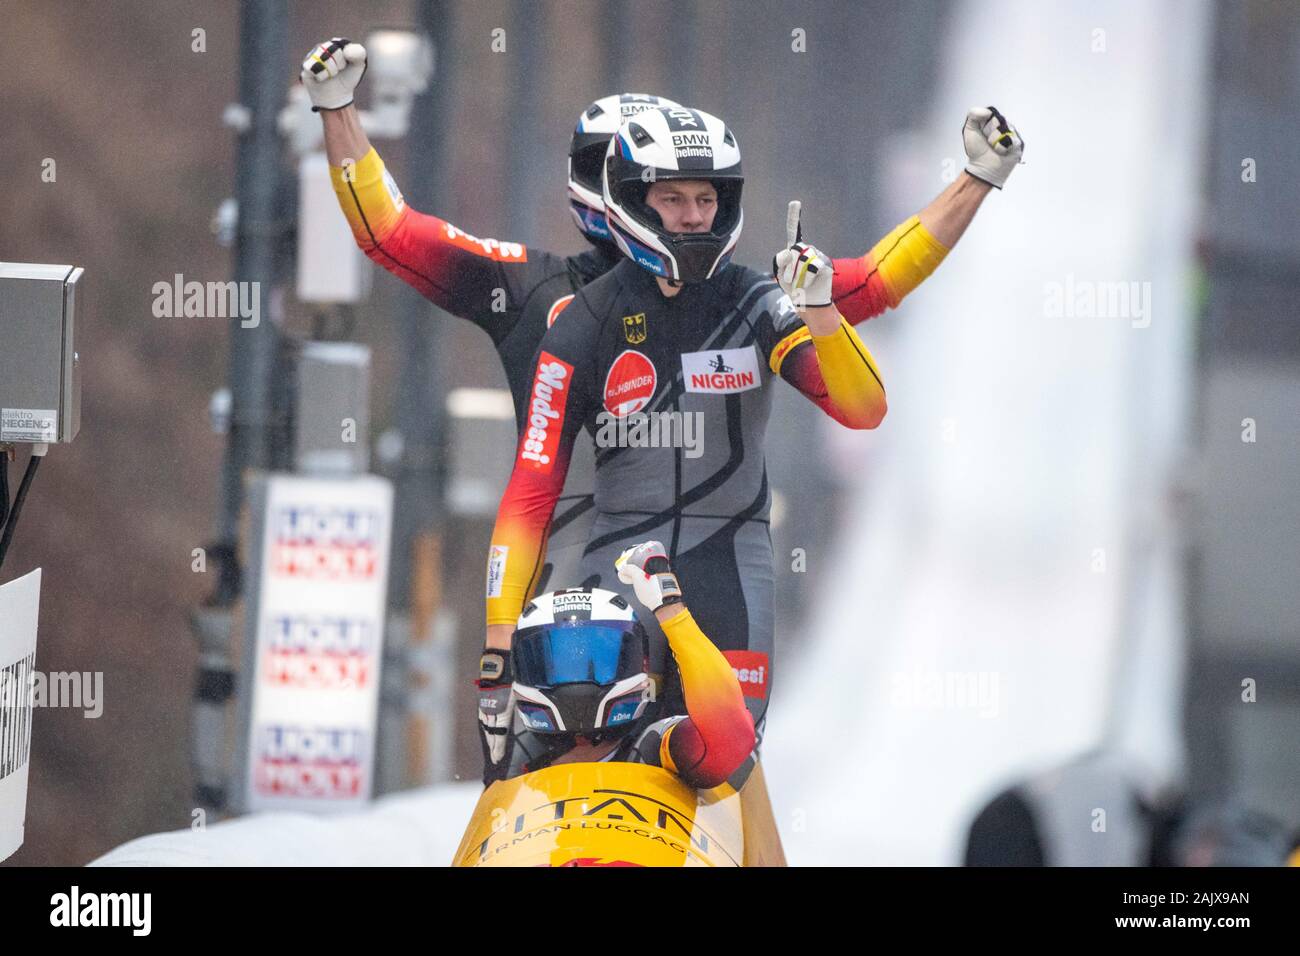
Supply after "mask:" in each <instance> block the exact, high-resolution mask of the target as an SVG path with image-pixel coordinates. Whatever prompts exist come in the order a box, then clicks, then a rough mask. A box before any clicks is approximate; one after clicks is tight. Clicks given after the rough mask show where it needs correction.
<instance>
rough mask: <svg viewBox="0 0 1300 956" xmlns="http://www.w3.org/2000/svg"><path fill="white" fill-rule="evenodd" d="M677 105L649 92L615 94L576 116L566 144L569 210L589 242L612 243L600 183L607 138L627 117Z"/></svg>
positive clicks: (608, 138) (607, 144)
mask: <svg viewBox="0 0 1300 956" xmlns="http://www.w3.org/2000/svg"><path fill="white" fill-rule="evenodd" d="M676 105H677V104H676V103H675V102H673V101H672V100H670V99H665V98H664V97H662V96H651V95H650V94H648V93H615V94H614V95H613V96H603V97H601V98H600V99H598V100H596V102H594V103H592V104H591V105H590V106H588V107H587V108H586V109H585V110H583V111H582V115H581V116H579V117H578V126H577V128H576V129H575V130H574V131H573V139H571V140H570V141H569V209H570V210H571V211H572V212H573V219H574V221H575V222H576V223H577V224H578V229H579V230H581V232H582V234H583V235H584V236H586V237H587V238H588V239H590V240H591V241H592V242H595V243H610V244H613V242H614V238H613V236H611V235H610V234H609V227H608V226H607V225H606V224H605V198H604V194H603V191H602V188H601V184H600V179H601V170H602V168H603V167H604V165H605V153H606V151H607V150H608V148H609V140H610V137H612V136H613V135H614V134H615V133H616V132H618V128H619V126H621V125H622V124H623V121H624V120H626V119H627V118H628V117H630V116H636V115H637V114H638V113H644V112H645V111H646V110H653V109H658V108H659V107H661V106H676Z"/></svg>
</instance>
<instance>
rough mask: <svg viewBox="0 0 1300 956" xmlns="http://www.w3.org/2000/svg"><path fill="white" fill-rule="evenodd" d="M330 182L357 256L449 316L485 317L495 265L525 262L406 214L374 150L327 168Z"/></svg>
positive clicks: (502, 246) (500, 247)
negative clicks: (361, 254) (363, 256)
mask: <svg viewBox="0 0 1300 956" xmlns="http://www.w3.org/2000/svg"><path fill="white" fill-rule="evenodd" d="M330 179H331V181H332V183H333V185H334V193H335V195H336V196H337V197H338V200H339V206H340V207H341V208H342V209H343V215H344V216H346V217H347V220H348V225H349V226H350V227H351V228H352V235H353V237H354V238H355V239H356V241H357V245H358V246H359V247H360V248H361V250H362V251H363V252H365V254H366V255H367V256H368V257H369V258H370V259H371V260H372V261H373V262H375V263H376V264H377V265H380V266H383V267H384V268H385V269H387V270H388V271H389V272H391V273H392V274H393V275H395V276H397V277H398V278H399V279H401V280H402V281H403V282H406V283H408V284H409V285H411V286H413V287H414V288H415V289H417V290H419V292H420V294H421V295H423V296H424V297H425V298H427V299H429V300H430V301H431V302H433V303H435V304H436V305H438V306H439V307H440V308H443V309H446V310H447V311H448V312H450V313H452V314H453V315H459V316H461V317H463V318H473V317H475V316H478V315H482V314H483V313H485V312H487V311H488V310H489V309H490V308H491V305H492V301H491V300H492V290H493V288H495V287H499V286H501V284H502V283H501V280H500V267H501V266H502V265H504V264H509V263H514V262H527V261H528V250H527V249H526V248H525V247H524V246H523V245H521V244H520V243H516V242H498V241H497V240H496V239H477V238H475V237H474V236H471V235H468V234H467V233H465V232H463V231H461V230H460V229H457V228H456V227H455V226H453V225H452V224H451V223H449V222H444V221H443V220H441V219H439V218H438V217H437V216H430V215H426V214H425V213H422V212H417V211H416V210H414V209H412V208H411V207H410V206H408V205H407V204H406V201H405V200H404V199H403V198H402V193H401V191H400V190H399V189H398V188H397V184H396V183H395V182H393V178H392V176H390V175H389V174H388V170H387V169H386V168H385V167H384V161H383V160H382V159H380V158H379V154H378V153H377V152H375V150H374V149H373V148H372V149H371V150H370V152H368V153H366V155H365V156H363V157H362V158H361V160H360V161H358V162H356V163H354V164H352V165H351V166H347V167H341V166H331V167H330Z"/></svg>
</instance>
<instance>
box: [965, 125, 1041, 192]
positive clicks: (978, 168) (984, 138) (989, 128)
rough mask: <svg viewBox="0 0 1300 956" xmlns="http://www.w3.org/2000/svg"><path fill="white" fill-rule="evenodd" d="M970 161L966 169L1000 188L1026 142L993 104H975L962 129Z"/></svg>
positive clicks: (1021, 153)
mask: <svg viewBox="0 0 1300 956" xmlns="http://www.w3.org/2000/svg"><path fill="white" fill-rule="evenodd" d="M961 138H962V141H963V142H964V143H965V145H966V158H967V159H969V160H970V163H969V164H968V165H967V166H966V172H968V173H970V174H971V175H972V176H974V177H975V178H976V179H980V180H983V181H984V182H986V183H988V184H989V185H990V186H996V187H997V188H998V189H1001V188H1002V186H1003V185H1004V184H1005V183H1006V181H1007V177H1008V176H1010V175H1011V170H1013V169H1015V168H1016V164H1017V163H1019V162H1020V157H1021V156H1022V155H1023V154H1024V151H1025V142H1024V140H1022V139H1021V138H1020V133H1019V132H1018V131H1017V130H1016V128H1015V127H1014V126H1012V125H1011V124H1010V123H1008V122H1007V118H1006V117H1005V116H1003V115H1002V114H1001V113H999V112H998V111H997V110H996V109H995V108H994V107H992V106H976V107H972V108H971V111H970V112H969V113H967V114H966V123H965V125H964V126H962V128H961Z"/></svg>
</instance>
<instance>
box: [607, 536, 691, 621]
mask: <svg viewBox="0 0 1300 956" xmlns="http://www.w3.org/2000/svg"><path fill="white" fill-rule="evenodd" d="M614 567H615V569H616V570H617V571H618V579H619V580H620V581H622V582H623V583H624V584H630V585H631V586H632V590H633V592H635V593H636V599H637V600H638V601H640V602H641V603H642V604H644V605H645V606H646V607H648V608H649V609H650V610H652V611H657V610H659V609H660V608H661V607H663V606H664V605H665V604H680V603H681V602H682V589H681V585H679V584H678V583H677V575H675V574H673V572H672V568H670V567H669V566H668V552H667V551H665V550H664V546H663V545H662V544H660V543H659V542H658V541H647V542H645V543H644V544H638V545H635V546H634V547H631V548H628V549H627V550H626V551H624V552H623V553H622V554H621V555H619V556H618V559H617V560H615V562H614Z"/></svg>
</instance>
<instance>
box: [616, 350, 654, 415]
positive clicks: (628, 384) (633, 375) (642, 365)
mask: <svg viewBox="0 0 1300 956" xmlns="http://www.w3.org/2000/svg"><path fill="white" fill-rule="evenodd" d="M657 382H658V376H657V375H656V373H655V366H654V363H653V362H651V361H650V360H649V359H648V358H646V357H645V356H644V355H642V354H641V353H640V352H638V351H636V349H625V350H624V352H623V354H622V355H620V356H619V357H618V358H616V359H614V364H613V365H611V366H610V367H609V372H608V374H606V376H605V391H604V395H605V410H606V411H607V412H609V413H610V414H611V415H615V416H617V417H619V418H622V417H623V416H624V415H631V414H632V413H633V412H639V411H641V409H643V408H645V407H646V406H647V405H649V404H650V399H651V398H653V397H654V393H655V385H656V384H657Z"/></svg>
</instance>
